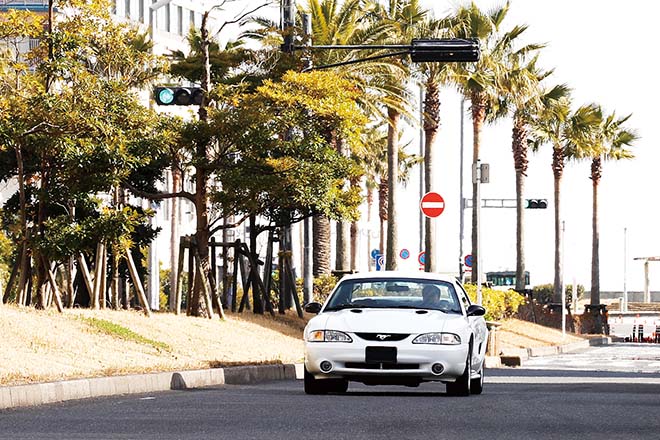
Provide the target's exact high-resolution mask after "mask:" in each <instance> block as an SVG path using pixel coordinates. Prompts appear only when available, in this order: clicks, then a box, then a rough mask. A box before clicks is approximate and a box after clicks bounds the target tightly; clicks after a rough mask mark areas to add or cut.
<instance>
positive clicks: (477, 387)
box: [470, 363, 484, 394]
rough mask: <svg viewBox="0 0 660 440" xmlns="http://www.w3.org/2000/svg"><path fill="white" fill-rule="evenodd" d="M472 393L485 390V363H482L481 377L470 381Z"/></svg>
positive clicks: (479, 392)
mask: <svg viewBox="0 0 660 440" xmlns="http://www.w3.org/2000/svg"><path fill="white" fill-rule="evenodd" d="M470 382H471V383H470V394H481V393H483V391H484V365H483V363H482V364H481V370H480V371H479V377H478V378H476V379H472V380H471V381H470Z"/></svg>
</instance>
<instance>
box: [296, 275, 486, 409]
mask: <svg viewBox="0 0 660 440" xmlns="http://www.w3.org/2000/svg"><path fill="white" fill-rule="evenodd" d="M305 310H306V311H307V312H310V313H318V316H315V317H314V318H312V319H311V320H310V321H309V323H308V324H307V326H306V328H305V332H304V339H305V377H304V381H305V392H306V393H307V394H327V393H343V392H346V391H347V389H348V382H349V381H356V382H362V383H364V384H367V385H406V386H412V387H416V386H419V384H420V383H422V382H428V381H439V382H443V383H445V384H446V385H447V393H448V394H451V395H464V396H466V395H469V394H481V392H482V390H483V383H484V359H485V354H486V342H487V340H488V329H487V328H486V322H485V320H484V318H483V315H484V314H485V313H486V311H485V309H484V308H483V307H482V306H480V305H476V304H472V303H471V302H470V299H469V298H468V295H467V294H466V292H465V290H464V289H463V286H461V284H460V283H459V282H458V281H456V280H455V279H453V278H450V277H445V276H441V275H437V274H431V273H425V272H420V273H412V274H411V273H403V272H396V271H392V272H367V273H361V274H354V275H348V276H345V277H344V278H342V280H341V281H340V282H339V283H337V285H336V286H335V288H334V290H333V291H332V293H331V294H330V296H329V297H328V299H327V301H326V302H325V304H323V305H321V304H320V303H314V302H313V303H309V304H307V305H306V306H305Z"/></svg>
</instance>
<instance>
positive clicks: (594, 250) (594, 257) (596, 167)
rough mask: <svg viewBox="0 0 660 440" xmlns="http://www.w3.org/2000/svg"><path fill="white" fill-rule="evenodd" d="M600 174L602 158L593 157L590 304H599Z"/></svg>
mask: <svg viewBox="0 0 660 440" xmlns="http://www.w3.org/2000/svg"><path fill="white" fill-rule="evenodd" d="M601 175H602V159H601V158H600V157H597V158H594V160H593V161H592V163H591V180H592V188H593V207H592V208H593V214H592V217H591V228H592V245H591V304H592V305H598V304H600V261H599V246H600V238H599V234H598V184H599V183H600V178H601Z"/></svg>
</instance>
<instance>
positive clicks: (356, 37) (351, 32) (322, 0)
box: [306, 0, 380, 277]
mask: <svg viewBox="0 0 660 440" xmlns="http://www.w3.org/2000/svg"><path fill="white" fill-rule="evenodd" d="M306 12H309V13H310V14H311V21H312V41H313V43H314V44H315V45H332V44H336V45H349V44H364V43H366V42H368V41H369V40H370V39H372V38H375V36H374V33H379V32H380V30H378V29H377V28H375V27H373V26H372V25H371V24H370V23H369V22H367V21H365V20H362V19H361V16H362V14H363V13H364V12H365V5H364V1H363V0H348V1H346V2H344V3H341V4H340V3H339V2H337V1H335V0H309V2H308V8H307V11H306ZM314 55H315V58H314V65H327V64H332V63H337V62H343V61H349V60H351V59H354V58H355V57H356V54H355V53H354V52H353V51H344V50H327V51H321V52H319V53H315V54H314ZM347 70H348V71H347V72H343V74H346V75H348V76H349V77H359V76H360V75H362V74H363V71H361V70H360V68H359V67H358V68H355V67H353V68H351V69H347ZM329 136H331V137H333V138H334V137H335V136H336V134H329ZM331 143H334V145H335V146H336V148H340V147H342V146H343V142H342V141H341V139H332V140H331ZM347 232H348V231H347V228H346V227H345V226H344V224H343V222H341V221H340V222H338V223H337V245H338V246H337V250H336V263H337V264H336V268H337V269H338V270H346V269H348V266H349V264H350V263H349V251H348V244H349V238H348V235H347ZM313 235H314V240H313V241H314V248H313V261H314V268H313V275H314V276H315V277H317V276H320V275H327V274H330V254H331V252H330V249H331V244H330V219H328V218H327V217H325V216H321V215H316V216H314V219H313Z"/></svg>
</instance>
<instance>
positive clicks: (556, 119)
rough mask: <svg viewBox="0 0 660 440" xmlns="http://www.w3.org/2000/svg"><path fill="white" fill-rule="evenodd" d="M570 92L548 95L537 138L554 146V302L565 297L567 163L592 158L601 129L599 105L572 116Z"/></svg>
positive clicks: (535, 127) (554, 90)
mask: <svg viewBox="0 0 660 440" xmlns="http://www.w3.org/2000/svg"><path fill="white" fill-rule="evenodd" d="M569 94H570V90H569V88H568V87H567V86H566V85H565V84H560V85H557V86H555V87H553V88H552V89H551V90H550V91H548V92H547V93H545V94H544V108H543V111H542V112H541V113H540V114H538V115H537V117H536V119H535V121H534V124H533V130H534V137H535V140H536V141H537V142H541V143H543V142H549V143H550V144H551V145H552V174H553V178H554V226H555V227H554V231H555V249H554V256H555V259H554V289H553V300H554V302H560V301H561V294H562V289H563V285H562V279H563V277H562V270H563V264H562V255H561V249H562V235H561V180H562V177H563V174H564V167H565V165H566V160H567V159H572V158H580V157H584V156H587V155H588V152H589V151H591V149H592V144H593V142H592V138H593V136H592V133H593V132H594V130H595V129H596V128H597V127H598V125H599V123H600V120H601V115H600V110H599V109H598V107H597V106H595V105H583V106H581V107H580V108H578V109H577V110H575V111H574V112H571V109H570V107H571V100H570V96H569Z"/></svg>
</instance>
